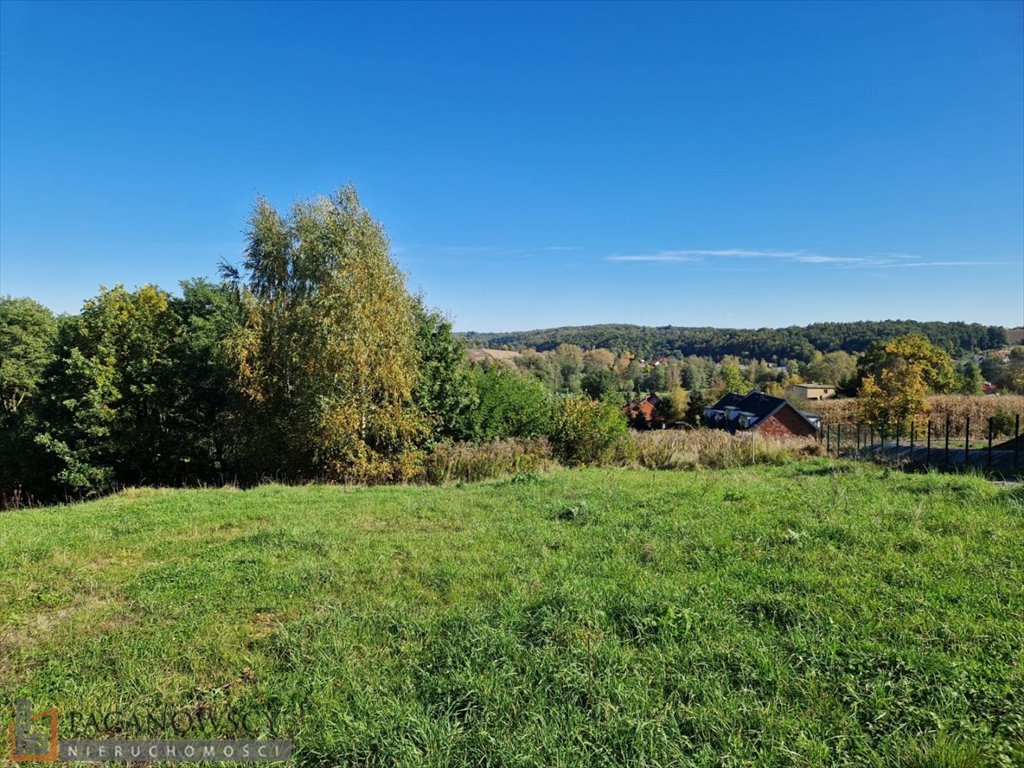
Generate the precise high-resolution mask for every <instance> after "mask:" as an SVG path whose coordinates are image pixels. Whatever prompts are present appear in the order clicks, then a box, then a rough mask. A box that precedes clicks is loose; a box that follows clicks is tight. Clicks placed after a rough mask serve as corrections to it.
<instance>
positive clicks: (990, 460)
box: [988, 416, 992, 469]
mask: <svg viewBox="0 0 1024 768" xmlns="http://www.w3.org/2000/svg"><path fill="white" fill-rule="evenodd" d="M988 468H989V469H992V417H991V416H989V417H988Z"/></svg>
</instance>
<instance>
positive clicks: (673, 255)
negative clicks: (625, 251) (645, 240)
mask: <svg viewBox="0 0 1024 768" xmlns="http://www.w3.org/2000/svg"><path fill="white" fill-rule="evenodd" d="M605 261H701V258H700V257H699V256H686V255H684V254H683V253H677V252H673V251H664V252H662V253H638V254H635V255H632V256H608V257H607V258H606V259H605Z"/></svg>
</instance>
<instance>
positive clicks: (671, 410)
mask: <svg viewBox="0 0 1024 768" xmlns="http://www.w3.org/2000/svg"><path fill="white" fill-rule="evenodd" d="M662 403H663V404H664V410H665V419H666V421H667V422H668V423H669V424H670V425H671V424H675V423H678V422H681V421H685V420H686V413H687V411H688V410H689V408H690V394H689V393H688V392H687V391H686V390H685V389H683V388H682V387H676V388H675V389H673V390H671V391H670V392H669V393H668V395H666V396H665V398H664V399H663V400H662Z"/></svg>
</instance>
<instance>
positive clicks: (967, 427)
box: [964, 414, 971, 471]
mask: <svg viewBox="0 0 1024 768" xmlns="http://www.w3.org/2000/svg"><path fill="white" fill-rule="evenodd" d="M970 460H971V414H967V416H965V417H964V470H965V471H966V470H967V467H968V465H969V464H970Z"/></svg>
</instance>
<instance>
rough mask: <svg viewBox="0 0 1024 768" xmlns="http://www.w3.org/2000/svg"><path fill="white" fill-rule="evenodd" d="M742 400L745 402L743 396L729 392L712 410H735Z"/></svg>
mask: <svg viewBox="0 0 1024 768" xmlns="http://www.w3.org/2000/svg"><path fill="white" fill-rule="evenodd" d="M741 400H743V395H738V394H736V393H735V392H728V393H726V394H725V395H723V396H722V398H721V399H720V400H719V401H718V402H717V403H715V404H714V405H712V406H711V410H713V411H724V410H725V409H726V408H735V407H736V406H737V405H738V404H739V403H740V401H741Z"/></svg>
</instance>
